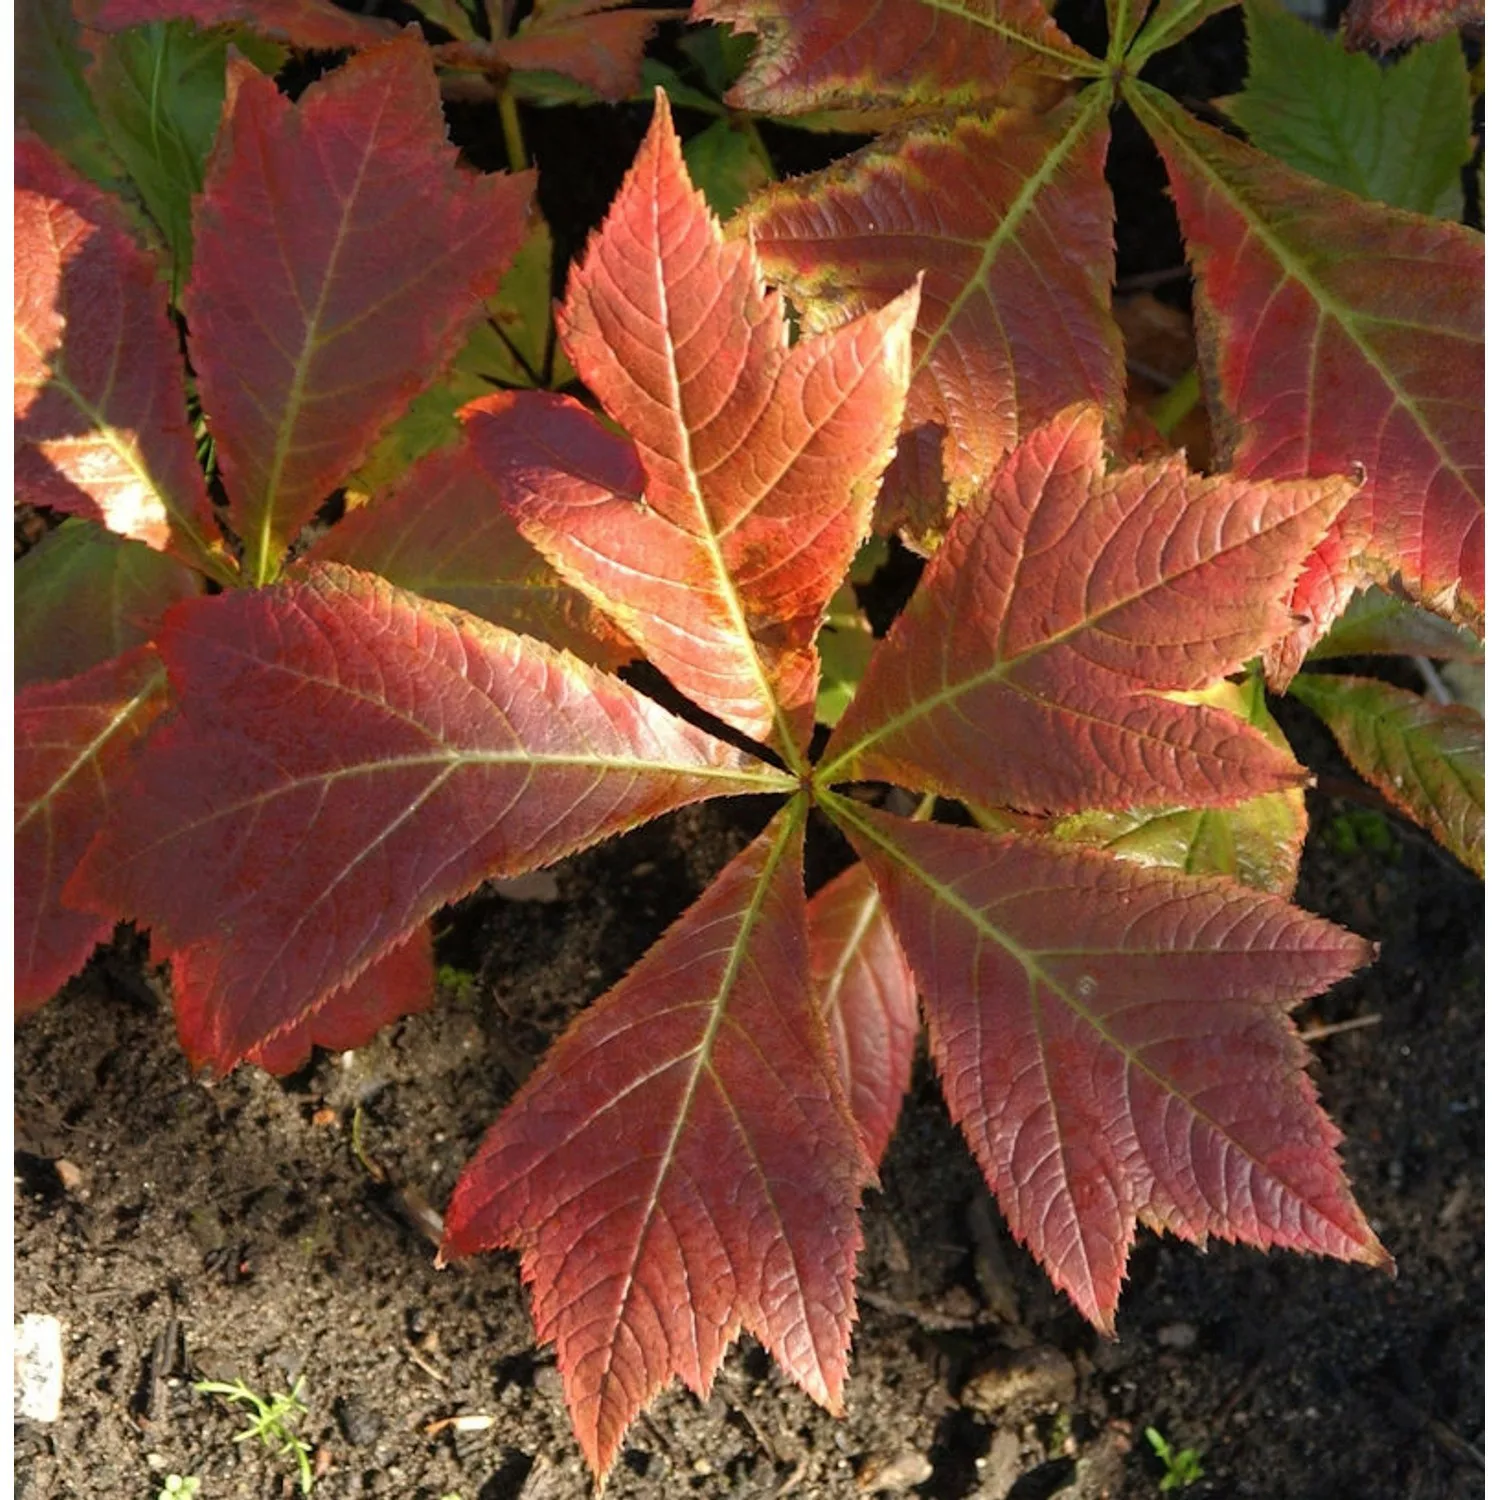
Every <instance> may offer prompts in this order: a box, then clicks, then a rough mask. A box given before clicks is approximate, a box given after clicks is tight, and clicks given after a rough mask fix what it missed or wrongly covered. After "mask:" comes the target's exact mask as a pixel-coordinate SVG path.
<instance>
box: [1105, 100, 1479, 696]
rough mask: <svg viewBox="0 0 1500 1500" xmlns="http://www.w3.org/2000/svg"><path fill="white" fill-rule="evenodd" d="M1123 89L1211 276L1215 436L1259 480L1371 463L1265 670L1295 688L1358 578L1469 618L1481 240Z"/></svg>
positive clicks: (1205, 343) (1205, 299) (1362, 468)
mask: <svg viewBox="0 0 1500 1500" xmlns="http://www.w3.org/2000/svg"><path fill="white" fill-rule="evenodd" d="M1127 95H1128V97H1129V99H1130V102H1131V104H1132V106H1133V107H1134V109H1135V110H1136V112H1137V113H1138V114H1139V115H1140V117H1141V119H1142V121H1143V122H1144V124H1145V125H1146V128H1147V129H1148V130H1149V131H1150V132H1151V135H1152V138H1153V139H1154V140H1155V142H1156V145H1157V147H1158V149H1159V150H1160V151H1161V153H1162V155H1163V156H1164V157H1165V159H1166V163H1167V171H1168V173H1169V175H1170V177H1171V180H1172V190H1173V194H1174V196H1175V198H1176V202H1177V211H1178V215H1179V217H1180V219H1181V221H1182V226H1183V232H1184V234H1185V235H1186V237H1187V242H1188V252H1189V255H1190V256H1191V258H1192V262H1193V268H1194V271H1195V273H1196V276H1197V285H1196V293H1195V295H1196V298H1197V307H1198V324H1199V334H1200V340H1201V343H1202V347H1203V349H1204V351H1205V353H1206V356H1207V372H1206V373H1207V376H1208V390H1209V394H1210V398H1211V404H1212V410H1213V414H1214V419H1215V423H1216V427H1217V440H1218V442H1219V445H1220V447H1221V449H1222V451H1223V454H1224V456H1225V458H1226V460H1227V461H1228V460H1232V462H1233V464H1234V468H1235V472H1236V473H1239V474H1243V475H1246V476H1250V477H1255V478H1264V479H1291V478H1298V477H1300V476H1302V475H1305V474H1314V475H1316V474H1353V473H1357V472H1362V473H1363V474H1364V476H1365V483H1364V486H1363V488H1362V490H1361V491H1360V494H1359V496H1358V497H1357V498H1356V500H1355V501H1354V502H1353V503H1352V504H1351V505H1350V506H1349V508H1348V510H1347V511H1346V512H1345V513H1344V515H1343V516H1342V517H1341V518H1340V520H1339V523H1338V525H1337V527H1336V528H1335V531H1334V533H1333V534H1332V536H1331V537H1330V538H1329V539H1328V541H1327V542H1325V543H1324V544H1323V546H1322V547H1320V548H1319V551H1318V555H1317V557H1316V559H1315V560H1314V562H1313V564H1312V565H1311V566H1310V567H1309V570H1308V573H1307V576H1306V577H1305V578H1304V579H1303V581H1302V583H1301V584H1300V585H1299V587H1298V590H1297V593H1296V596H1295V597H1294V599H1293V608H1294V610H1295V611H1296V612H1298V613H1299V614H1302V615H1305V616H1307V617H1309V619H1310V624H1309V626H1308V627H1307V628H1305V629H1303V630H1301V631H1299V632H1298V633H1297V635H1296V636H1295V637H1294V638H1293V639H1291V640H1290V641H1289V642H1287V643H1286V645H1285V646H1284V647H1283V648H1282V649H1281V650H1280V651H1278V652H1277V653H1275V654H1274V656H1273V657H1272V658H1271V659H1269V660H1268V663H1267V665H1268V668H1269V669H1270V675H1271V678H1272V681H1273V684H1275V685H1282V684H1284V683H1285V682H1286V681H1287V680H1288V679H1289V678H1290V676H1291V675H1292V673H1293V672H1294V671H1295V670H1296V667H1297V665H1298V663H1299V662H1300V661H1301V658H1302V655H1303V654H1304V653H1305V651H1306V650H1307V648H1308V646H1309V645H1310V644H1311V643H1312V641H1314V640H1316V639H1317V636H1318V635H1320V634H1321V633H1322V632H1323V631H1324V630H1325V629H1326V628H1327V627H1328V625H1329V624H1331V623H1332V621H1333V619H1334V618H1335V617H1336V616H1337V615H1338V613H1339V611H1340V610H1341V609H1342V608H1343V606H1344V605H1345V604H1346V603H1347V602H1348V600H1349V597H1350V595H1351V594H1352V592H1353V591H1354V589H1355V588H1356V587H1358V586H1359V585H1361V584H1363V583H1369V582H1381V581H1384V579H1385V578H1386V577H1388V576H1390V575H1391V574H1399V575H1400V579H1401V582H1402V583H1403V585H1404V586H1405V587H1406V588H1407V589H1408V590H1409V591H1410V592H1411V593H1413V594H1414V595H1415V596H1416V597H1418V598H1419V599H1420V600H1421V601H1422V602H1423V603H1425V604H1428V605H1430V606H1431V607H1433V608H1435V609H1437V610H1438V611H1439V612H1440V613H1444V614H1450V615H1453V616H1455V617H1456V618H1459V619H1461V620H1463V621H1465V622H1467V623H1475V624H1477V623H1479V622H1480V621H1481V620H1482V616H1483V608H1484V558H1483V535H1484V514H1483V497H1482V487H1483V466H1484V439H1483V411H1484V394H1483V393H1484V364H1483V335H1484V329H1483V319H1482V309H1483V305H1484V292H1483V269H1484V250H1483V242H1482V240H1481V239H1480V237H1479V236H1478V235H1476V234H1474V233H1473V232H1472V231H1471V230H1468V229H1465V228H1463V227H1462V226H1461V225H1457V224H1449V223H1444V222H1440V221H1438V220H1434V219H1426V218H1420V217H1418V216H1416V215H1414V214H1407V213H1402V212H1400V211H1399V210H1396V209H1392V208H1387V207H1385V206H1384V205H1381V204H1376V203H1369V202H1366V201H1364V200H1363V199H1360V198H1355V197H1352V196H1350V195H1349V194H1345V193H1340V192H1338V191H1336V190H1335V189H1333V188H1331V187H1329V186H1327V185H1326V184H1324V183H1320V182H1316V181H1314V180H1313V179H1311V178H1308V177H1304V176H1302V175H1301V174H1300V173H1297V172H1293V171H1291V170H1290V169H1289V168H1286V167H1283V166H1280V165H1279V164H1277V163H1276V162H1274V161H1272V160H1271V159H1270V158H1269V157H1266V156H1263V155H1262V154H1261V153H1259V152H1257V151H1254V150H1252V149H1251V148H1250V147H1248V146H1245V145H1242V144H1241V143H1239V142H1237V141H1234V140H1231V139H1230V138H1229V137H1228V136H1225V135H1223V134H1221V133H1219V132H1217V131H1213V130H1209V129H1207V128H1206V127H1205V126H1202V125H1199V124H1197V123H1196V122H1195V121H1194V120H1192V119H1191V118H1190V117H1189V116H1188V115H1187V114H1185V113H1184V112H1183V111H1182V110H1181V109H1180V108H1179V107H1178V106H1177V105H1176V104H1174V103H1173V102H1172V101H1171V100H1170V99H1169V98H1167V97H1166V96H1165V95H1164V94H1161V93H1158V92H1157V91H1156V90H1154V89H1152V88H1150V87H1148V86H1146V85H1143V84H1135V83H1131V84H1129V85H1128V87H1127Z"/></svg>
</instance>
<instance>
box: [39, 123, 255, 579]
mask: <svg viewBox="0 0 1500 1500" xmlns="http://www.w3.org/2000/svg"><path fill="white" fill-rule="evenodd" d="M15 165H16V199H15V206H16V219H15V231H16V246H15V249H16V322H15V329H16V369H15V380H16V498H17V499H18V500H24V501H26V502H28V503H29V504H32V505H46V506H50V507H52V508H53V509H54V510H63V511H68V512H70V513H72V514H75V515H82V516H89V517H92V518H93V519H94V520H97V521H101V522H103V523H104V525H106V526H108V527H109V528H110V529H111V530H113V531H118V532H120V533H121V534H123V535H125V536H131V537H137V538H139V539H140V540H141V541H143V542H145V543H147V544H148V545H149V546H152V547H155V548H157V549H167V550H170V551H172V552H173V553H174V554H176V555H177V556H178V557H181V558H182V559H184V560H185V561H186V562H189V563H192V564H193V565H194V566H195V567H198V568H202V569H204V570H205V571H207V572H211V573H214V574H216V575H217V576H219V577H221V578H227V577H229V576H230V571H229V569H228V566H227V565H226V564H224V563H222V562H220V561H219V558H218V554H221V553H222V546H221V545H219V544H218V543H217V537H218V531H217V528H216V527H215V525H214V520H213V512H212V510H211V509H210V507H209V503H208V492H207V489H206V488H205V486H204V483H203V471H202V470H201V469H200V468H199V467H198V461H197V458H196V456H195V454H194V451H193V435H192V430H191V429H190V428H189V426H188V415H187V395H186V392H185V390H184V387H183V375H182V360H181V357H180V356H179V354H178V350H177V335H176V333H175V332H174V330H173V328H172V325H171V322H170V321H169V320H168V317H167V289H166V283H165V281H164V280H163V279H162V278H161V268H160V267H159V266H158V265H157V262H156V260H155V259H154V258H153V257H152V256H150V255H148V254H147V253H146V252H145V251H144V250H142V249H141V248H140V247H139V246H138V245H137V244H136V243H135V241H134V240H133V239H132V238H131V236H130V233H129V232H128V230H127V228H126V226H125V221H124V217H123V215H122V214H121V212H120V210H119V208H118V206H117V205H116V203H115V201H114V200H113V199H111V198H110V197H108V196H107V195H106V194H104V193H102V192H100V191H99V189H98V188H96V187H94V186H93V185H92V184H90V183H87V182H85V181H84V180H83V179H82V178H81V177H78V176H77V175H76V174H75V173H74V172H73V171H72V169H71V168H69V167H66V166H64V165H63V163H62V162H61V161H60V160H59V159H58V158H57V157H55V156H54V155H53V154H52V153H51V152H50V151H49V150H48V149H47V148H46V147H45V146H43V145H42V144H41V143H40V142H39V141H36V140H32V139H29V138H23V139H22V140H20V141H18V142H17V143H16V156H15Z"/></svg>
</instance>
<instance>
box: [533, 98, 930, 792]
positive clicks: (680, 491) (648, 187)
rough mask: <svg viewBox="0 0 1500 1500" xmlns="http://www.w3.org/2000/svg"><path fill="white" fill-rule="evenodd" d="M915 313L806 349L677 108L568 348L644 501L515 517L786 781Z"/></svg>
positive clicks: (611, 232)
mask: <svg viewBox="0 0 1500 1500" xmlns="http://www.w3.org/2000/svg"><path fill="white" fill-rule="evenodd" d="M916 305H917V295H916V293H915V291H914V290H913V291H908V292H907V293H905V294H904V295H903V296H902V297H898V298H897V299H895V300H894V301H893V302H891V303H890V304H888V305H887V306H886V307H883V308H881V309H879V310H878V311H876V312H874V313H872V314H871V315H869V316H867V317H865V318H862V319H860V320H859V321H858V322H855V323H852V324H850V325H849V326H847V327H845V328H842V329H840V330H838V331H837V332H836V333H832V334H828V335H822V336H818V337H813V338H804V339H802V340H801V341H800V342H799V343H798V344H797V345H796V346H795V347H788V328H787V325H786V320H785V318H784V316H783V312H782V301H781V297H780V295H779V294H778V293H775V292H767V291H766V289H765V287H764V285H763V281H762V276H761V271H760V267H759V264H758V261H757V259H756V253H755V250H754V247H753V245H752V244H751V243H749V242H747V241H746V240H743V239H734V238H726V236H725V234H724V233H723V231H722V230H721V228H720V226H719V223H718V221H717V220H716V219H715V218H714V216H713V214H712V213H711V212H710V211H709V209H708V206H707V204H706V203H705V202H704V200H703V197H702V195H701V194H700V193H699V192H698V191H697V190H696V189H695V188H694V187H693V185H692V182H691V180H690V179H689V177H688V174H687V170H686V167H685V166H684V164H683V159H682V153H681V150H680V148H679V145H678V141H677V137H676V135H675V133H674V132H673V129H672V123H671V114H670V110H669V108H668V106H667V102H666V98H665V95H662V94H658V98H657V103H656V112H655V115H654V117H653V120H652V124H651V128H650V130H649V131H648V133H647V136H646V140H645V142H644V144H643V145H642V147H641V149H640V152H639V154H638V155H637V157H636V161H635V163H634V165H633V166H632V167H631V169H630V171H629V173H627V175H626V178H625V182H624V184H623V186H622V187H621V189H620V192H619V194H618V195H617V197H616V199H615V202H614V204H613V206H612V207H611V209H610V212H609V216H608V217H607V219H606V220H605V222H604V225H603V227H602V229H600V230H599V231H598V232H597V233H596V234H594V235H593V236H592V237H591V239H590V241H589V246H588V250H587V253H586V254H585V256H584V259H583V261H582V263H581V264H580V265H578V266H576V267H575V268H574V270H573V273H572V275H571V277H570V278H569V283H568V294H567V298H566V300H565V302H564V304H563V308H562V311H561V315H560V318H559V327H560V330H561V335H562V340H563V344H564V348H565V349H566V351H567V354H568V357H569V359H570V360H571V361H572V363H573V365H574V367H575V368H576V369H577V370H578V372H579V374H580V376H582V378H583V379H584V380H585V381H586V382H587V384H588V385H589V386H590V388H591V389H592V390H593V391H594V392H595V393H596V394H597V395H598V397H599V399H600V401H601V402H602V403H603V405H604V408H605V410H606V411H607V412H608V413H609V415H610V416H611V417H612V418H613V419H614V420H615V421H616V422H618V423H619V424H620V425H621V426H622V427H623V428H624V429H625V430H626V432H627V433H629V435H630V436H631V438H633V439H634V441H635V443H636V447H637V449H638V451H639V454H640V459H641V464H642V466H643V468H644V471H645V486H644V493H643V496H642V497H641V500H640V502H637V501H636V500H635V499H634V498H633V497H622V498H620V499H618V500H616V501H613V502H609V503H600V504H598V505H593V506H590V507H589V508H588V510H587V512H586V513H581V514H580V513H579V512H578V511H577V510H576V509H574V510H570V511H569V513H568V520H567V525H566V527H564V526H562V525H561V524H560V521H559V517H558V516H557V515H555V514H549V513H548V512H547V510H546V508H545V507H542V506H528V508H527V509H526V510H525V511H524V512H523V511H520V510H518V511H517V512H516V514H517V519H518V521H520V523H521V525H522V529H523V530H524V531H525V532H526V534H527V536H528V538H529V539H530V540H531V541H532V542H533V544H534V545H536V546H537V547H539V548H540V549H541V550H542V551H543V552H544V553H545V554H546V555H547V556H548V557H549V559H550V560H551V561H552V562H553V563H554V565H555V566H557V567H558V568H559V570H560V571H561V572H562V573H563V574H564V576H565V577H567V578H568V579H569V580H570V581H571V582H573V583H574V584H575V585H576V586H578V587H580V588H582V589H584V590H585V591H586V592H589V593H590V594H591V596H592V597H594V598H595V600H596V602H598V603H600V604H601V606H603V607H605V608H612V609H613V612H614V616H615V619H616V621H617V623H618V624H619V625H620V626H621V628H622V629H624V630H625V631H627V632H628V633H629V634H630V635H631V636H632V637H633V638H634V639H635V640H636V641H637V642H638V643H639V644H640V646H641V648H642V650H643V651H644V652H645V654H646V655H647V657H648V658H649V659H650V660H651V661H652V662H653V663H654V664H655V665H656V666H658V667H659V668H660V669H661V670H662V671H663V672H664V673H665V674H666V675H667V676H668V677H669V678H671V680H672V681H673V683H674V684H675V685H676V686H677V687H678V688H680V689H681V690H682V691H683V692H685V693H687V694H688V695H689V696H690V697H692V698H694V699H695V700H696V701H697V702H698V703H700V704H701V705H702V706H703V707H704V708H706V709H707V710H708V711H709V712H711V713H713V714H715V715H717V716H718V717H719V718H721V719H723V720H724V721H725V722H726V723H728V724H731V725H733V726H734V727H735V728H736V729H739V730H741V731H742V732H744V733H746V734H749V735H751V736H752V737H754V738H757V739H769V740H771V741H772V743H773V744H774V745H775V747H776V749H777V750H778V751H779V752H780V753H781V754H782V756H783V757H784V758H785V759H786V760H787V762H788V763H789V764H795V763H798V762H800V761H802V760H803V758H804V757H803V748H804V746H805V744H806V741H807V738H808V736H809V734H810V733H811V729H812V721H813V702H814V698H815V696H816V683H817V653H816V650H815V649H814V646H813V639H814V637H815V636H816V634H817V630H818V627H819V626H820V624H821V623H822V618H823V614H824V611H825V610H826V608H827V605H828V601H829V600H830V599H831V598H832V596H833V593H834V591H835V589H836V588H837V587H838V585H839V583H840V582H842V580H843V576H844V574H845V572H846V571H847V568H848V565H849V562H850V560H851V559H852V557H853V555H854V552H855V549H856V548H857V546H858V544H859V543H860V541H861V540H863V538H864V536H865V534H866V533H867V531H868V529H869V519H870V514H871V511H872V508H873V504H874V496H875V490H876V487H877V484H878V479H879V475H880V472H881V470H882V469H883V468H884V467H885V464H886V463H887V461H888V460H889V458H890V455H891V453H892V451H893V448H894V444H895V438H896V429H897V424H898V422H899V420H900V413H901V403H902V399H903V397H904V395H905V391H906V384H907V380H908V378H909V372H910V335H911V326H912V322H913V319H914V317H915V313H916ZM788 537H795V538H796V539H797V545H794V546H791V547H789V546H788V544H787V539H788Z"/></svg>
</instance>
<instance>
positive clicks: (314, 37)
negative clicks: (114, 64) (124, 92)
mask: <svg viewBox="0 0 1500 1500" xmlns="http://www.w3.org/2000/svg"><path fill="white" fill-rule="evenodd" d="M179 20H180V21H192V22H193V23H194V24H195V25H198V26H222V25H225V24H226V23H238V24H242V25H245V26H248V27H250V28H251V29H252V30H254V31H257V32H259V33H260V34H261V35H262V36H265V37H269V38H270V39H271V40H272V41H273V42H286V43H287V44H289V45H290V46H293V47H315V48H322V49H330V50H331V49H335V48H342V47H371V46H374V45H375V44H376V43H377V42H383V41H388V40H389V39H390V37H391V36H392V35H393V34H394V31H395V28H394V27H393V26H392V25H391V23H390V22H389V21H382V20H379V19H377V18H376V17H374V16H361V15H356V14H355V13H354V12H353V11H348V10H343V9H341V8H340V7H339V6H337V5H335V4H333V0H97V3H96V4H93V5H91V7H90V10H89V15H88V24H89V25H90V26H92V27H93V28H94V29H95V30H97V31H124V30H125V29H126V28H127V27H129V26H143V25H145V24H146V23H147V22H149V21H179Z"/></svg>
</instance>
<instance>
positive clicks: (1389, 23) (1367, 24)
mask: <svg viewBox="0 0 1500 1500" xmlns="http://www.w3.org/2000/svg"><path fill="white" fill-rule="evenodd" d="M1483 20H1484V0H1351V4H1350V6H1349V9H1348V10H1347V11H1345V12H1344V34H1345V36H1346V37H1347V38H1348V40H1349V42H1350V43H1351V44H1352V45H1354V46H1359V47H1364V46H1371V45H1373V46H1375V47H1378V48H1379V49H1380V50H1381V51H1382V52H1389V51H1390V50H1391V48H1392V47H1402V46H1405V45H1406V44H1407V43H1408V42H1428V41H1431V40H1432V39H1433V38H1434V37H1440V36H1442V35H1443V34H1444V33H1445V32H1449V31H1452V30H1453V29H1454V28H1455V27H1456V26H1467V25H1469V24H1471V23H1475V22H1480V21H1483Z"/></svg>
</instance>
